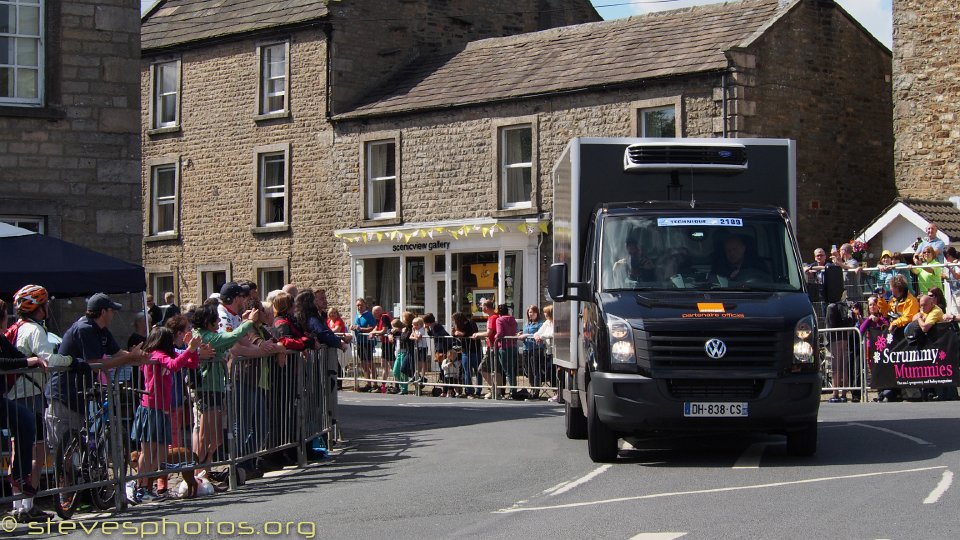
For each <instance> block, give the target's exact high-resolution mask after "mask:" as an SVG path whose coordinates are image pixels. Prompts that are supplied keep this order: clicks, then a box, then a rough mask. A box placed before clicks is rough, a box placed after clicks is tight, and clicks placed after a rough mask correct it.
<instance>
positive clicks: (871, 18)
mask: <svg viewBox="0 0 960 540" xmlns="http://www.w3.org/2000/svg"><path fill="white" fill-rule="evenodd" d="M155 1H156V0H140V10H141V11H142V12H145V11H146V10H147V9H149V8H150V6H151V5H153V3H154V2H155ZM590 1H591V2H593V5H594V7H596V8H597V12H599V13H600V16H601V17H603V18H604V19H619V18H621V17H629V16H630V15H640V14H642V13H649V12H651V11H663V10H666V9H677V8H681V7H688V6H695V5H699V4H714V3H717V2H720V1H722V0H633V1H630V0H590ZM837 1H838V2H839V3H840V5H842V6H843V8H844V9H845V10H847V12H849V13H850V14H851V15H853V16H854V17H855V18H856V19H857V20H858V21H860V24H862V25H863V26H864V27H865V28H866V29H867V30H869V31H870V32H871V33H872V34H873V35H874V36H876V37H877V39H879V40H880V41H882V42H883V43H884V44H885V45H886V46H887V47H891V44H892V42H893V7H892V5H891V4H892V2H893V0H837Z"/></svg>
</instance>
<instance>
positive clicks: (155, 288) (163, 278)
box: [147, 272, 175, 304]
mask: <svg viewBox="0 0 960 540" xmlns="http://www.w3.org/2000/svg"><path fill="white" fill-rule="evenodd" d="M147 282H148V283H149V284H150V294H152V295H153V297H154V298H155V299H156V300H158V302H157V303H158V304H162V303H164V302H163V296H164V295H165V294H167V293H168V292H175V291H174V290H173V272H158V273H153V274H150V279H149V280H148V281H147Z"/></svg>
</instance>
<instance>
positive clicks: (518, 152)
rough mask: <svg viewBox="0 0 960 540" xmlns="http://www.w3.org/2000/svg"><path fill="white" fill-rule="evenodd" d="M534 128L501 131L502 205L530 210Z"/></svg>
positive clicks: (521, 127)
mask: <svg viewBox="0 0 960 540" xmlns="http://www.w3.org/2000/svg"><path fill="white" fill-rule="evenodd" d="M532 176H533V128H532V127H531V126H529V125H524V126H510V127H504V128H501V129H500V182H501V185H500V206H501V208H504V209H510V208H529V207H530V206H531V201H530V199H531V195H532V193H533V178H532Z"/></svg>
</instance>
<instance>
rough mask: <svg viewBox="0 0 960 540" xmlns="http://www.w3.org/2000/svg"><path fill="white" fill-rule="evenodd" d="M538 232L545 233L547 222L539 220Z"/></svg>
mask: <svg viewBox="0 0 960 540" xmlns="http://www.w3.org/2000/svg"><path fill="white" fill-rule="evenodd" d="M540 232H542V233H543V234H547V222H546V221H541V222H540Z"/></svg>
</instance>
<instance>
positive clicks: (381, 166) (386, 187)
mask: <svg viewBox="0 0 960 540" xmlns="http://www.w3.org/2000/svg"><path fill="white" fill-rule="evenodd" d="M365 148H366V150H365V155H366V165H365V168H366V186H365V187H366V189H365V191H366V198H367V201H366V207H367V219H385V218H394V217H396V216H397V198H398V197H397V193H398V189H397V188H398V185H397V143H396V141H374V142H368V143H366V147H365Z"/></svg>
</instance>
